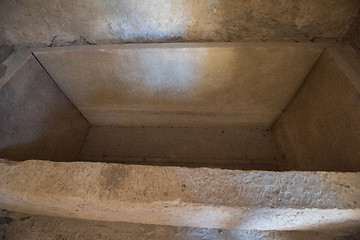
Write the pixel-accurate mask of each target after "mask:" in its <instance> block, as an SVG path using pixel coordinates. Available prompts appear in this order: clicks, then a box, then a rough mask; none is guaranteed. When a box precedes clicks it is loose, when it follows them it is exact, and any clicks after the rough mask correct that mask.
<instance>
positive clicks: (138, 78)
mask: <svg viewBox="0 0 360 240" xmlns="http://www.w3.org/2000/svg"><path fill="white" fill-rule="evenodd" d="M324 47H325V45H323V44H314V43H198V44H136V45H134V44H127V45H107V46H88V47H85V46H82V47H66V48H64V47H63V48H52V49H50V50H49V49H39V50H36V51H35V52H34V54H35V55H36V56H37V58H38V59H39V61H40V62H41V63H42V65H43V66H44V67H45V69H46V70H47V71H48V73H49V74H50V76H51V77H52V78H53V79H54V80H55V81H56V83H57V84H58V86H59V87H60V89H61V90H62V91H63V92H64V93H65V95H66V96H67V97H68V98H69V99H70V100H71V101H72V102H73V103H74V105H75V106H76V107H77V108H78V109H79V110H80V111H81V113H82V114H83V115H84V116H85V118H86V119H87V120H88V121H89V122H90V123H91V124H93V125H101V126H200V127H204V126H211V125H221V126H228V125H243V126H261V127H269V126H271V125H272V124H273V122H274V121H275V119H276V118H277V117H278V116H279V115H280V114H281V113H282V111H283V109H284V108H285V107H286V105H287V104H288V103H289V101H290V100H291V99H292V97H293V96H294V95H295V93H296V92H297V90H298V88H299V87H300V85H301V84H302V82H303V80H304V79H305V78H306V76H307V74H308V72H309V71H310V69H311V67H312V66H313V64H314V63H315V61H316V60H317V58H318V57H319V56H320V54H321V52H322V50H323V48H324Z"/></svg>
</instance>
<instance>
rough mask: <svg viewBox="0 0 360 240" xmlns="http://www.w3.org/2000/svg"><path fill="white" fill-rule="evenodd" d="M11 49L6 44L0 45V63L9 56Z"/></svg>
mask: <svg viewBox="0 0 360 240" xmlns="http://www.w3.org/2000/svg"><path fill="white" fill-rule="evenodd" d="M12 51H13V49H12V48H11V47H10V46H8V45H1V46H0V63H2V62H3V61H4V60H5V59H6V58H7V57H9V56H10V54H11V53H12Z"/></svg>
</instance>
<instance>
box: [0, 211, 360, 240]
mask: <svg viewBox="0 0 360 240" xmlns="http://www.w3.org/2000/svg"><path fill="white" fill-rule="evenodd" d="M1 216H4V217H8V218H11V219H13V221H12V222H11V223H10V224H8V225H2V226H1V225H0V237H2V236H3V237H4V238H5V239H9V240H10V239H36V240H49V239H67V240H89V239H90V240H104V239H109V240H110V239H126V240H149V239H153V240H169V239H171V240H204V239H206V240H219V239H223V240H225V239H226V240H239V239H241V240H242V239H245V240H255V239H256V240H279V239H283V240H304V239H316V240H329V239H332V240H349V239H358V238H359V237H360V230H359V228H358V227H357V226H351V224H349V223H348V224H347V226H344V225H341V226H339V225H338V226H334V227H332V228H331V229H329V228H327V227H324V228H321V229H317V230H308V231H261V230H242V229H216V228H210V229H209V228H192V227H177V226H164V225H150V224H138V223H127V222H103V221H89V220H80V219H70V218H60V217H48V216H35V215H28V214H21V213H14V212H8V211H5V212H3V213H0V217H1ZM1 230H3V235H1Z"/></svg>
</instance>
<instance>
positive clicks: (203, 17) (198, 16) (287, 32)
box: [0, 0, 360, 46]
mask: <svg viewBox="0 0 360 240" xmlns="http://www.w3.org/2000/svg"><path fill="white" fill-rule="evenodd" d="M359 6H360V3H359V1H357V0H318V1H312V0H306V1H300V0H285V1H280V0H266V1H263V0H245V1H229V0H223V1H208V0H200V1H191V0H185V1H177V0H171V1H166V0H156V1H139V0H131V1H128V0H127V1H125V0H91V1H89V0H77V1H75V2H74V1H70V0H66V1H44V0H35V1H15V0H3V1H1V2H0V38H1V39H0V41H6V42H9V43H16V44H29V45H34V44H46V45H49V46H55V45H73V44H86V43H90V44H91V43H96V42H98V43H111V42H123V41H132V42H133V41H140V42H143V41H180V40H184V41H238V40H244V41H274V40H290V41H294V40H297V41H309V40H313V39H315V38H320V39H321V38H334V39H341V38H342V37H344V36H345V34H346V33H347V31H348V29H349V26H350V24H351V23H352V22H353V21H354V20H355V17H356V16H357V13H358V10H359Z"/></svg>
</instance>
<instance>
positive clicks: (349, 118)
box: [273, 46, 360, 171]
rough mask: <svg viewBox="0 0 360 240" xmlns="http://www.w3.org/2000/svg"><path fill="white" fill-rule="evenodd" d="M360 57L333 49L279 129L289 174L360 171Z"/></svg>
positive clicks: (347, 49)
mask: <svg viewBox="0 0 360 240" xmlns="http://www.w3.org/2000/svg"><path fill="white" fill-rule="evenodd" d="M359 106H360V56H359V54H357V53H356V51H355V50H354V49H352V48H351V47H350V46H338V47H334V48H329V49H327V50H326V51H325V52H324V53H323V54H322V56H321V57H320V58H319V60H318V62H317V63H316V65H315V66H314V68H313V69H312V71H311V72H310V74H309V76H308V78H307V79H306V81H305V82H304V85H303V86H302V88H301V89H300V90H299V92H298V94H297V95H296V97H295V98H294V100H293V101H292V102H291V104H290V105H289V107H288V108H287V109H286V111H285V112H284V113H283V114H282V115H281V117H280V118H279V120H278V121H277V123H276V124H275V126H274V128H273V132H274V136H275V137H274V138H275V140H276V143H277V144H278V146H279V148H280V151H281V154H282V157H283V158H285V161H288V167H287V169H297V170H326V171H360V160H359V159H360V152H359V148H360V122H359V119H360V108H359Z"/></svg>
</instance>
